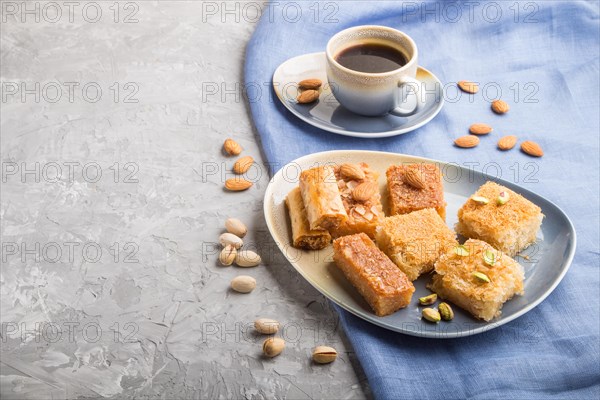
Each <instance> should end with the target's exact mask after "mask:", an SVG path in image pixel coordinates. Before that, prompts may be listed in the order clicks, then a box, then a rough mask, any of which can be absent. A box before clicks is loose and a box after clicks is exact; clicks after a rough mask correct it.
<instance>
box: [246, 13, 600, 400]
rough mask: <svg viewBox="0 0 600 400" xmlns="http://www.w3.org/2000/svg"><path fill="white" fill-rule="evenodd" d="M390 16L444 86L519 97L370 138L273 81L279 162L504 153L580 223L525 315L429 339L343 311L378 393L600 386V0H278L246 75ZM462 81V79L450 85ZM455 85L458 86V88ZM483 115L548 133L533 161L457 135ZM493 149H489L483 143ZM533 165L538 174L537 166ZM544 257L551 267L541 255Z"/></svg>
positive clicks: (516, 177) (522, 134)
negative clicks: (361, 155) (543, 295)
mask: <svg viewBox="0 0 600 400" xmlns="http://www.w3.org/2000/svg"><path fill="white" fill-rule="evenodd" d="M364 24H376V25H386V26H391V27H394V28H397V29H400V30H402V31H405V32H406V33H408V34H409V35H411V36H412V37H413V38H414V39H415V41H416V43H417V45H418V46H419V52H420V64H421V65H423V66H424V67H426V68H427V69H430V70H431V71H433V72H434V73H435V74H436V75H437V76H438V77H439V78H440V79H441V80H442V82H444V83H450V82H457V81H459V80H463V79H465V80H475V81H478V82H482V83H485V82H495V83H497V85H493V86H490V91H489V93H487V96H488V98H492V97H495V94H494V93H493V92H492V88H493V87H497V88H500V89H501V91H502V98H503V99H506V100H507V101H508V102H509V103H510V104H511V110H510V112H509V114H507V115H505V116H503V117H497V116H494V115H493V114H491V113H490V110H489V104H488V102H486V100H485V99H484V96H483V93H481V92H480V94H479V95H477V96H475V97H474V99H475V100H474V102H472V103H471V102H470V100H469V96H462V97H461V98H460V99H459V100H458V101H452V99H449V101H448V102H447V103H446V105H445V106H444V109H443V110H442V112H441V113H440V115H438V116H437V117H436V118H435V119H434V120H433V121H432V122H430V123H429V124H427V125H426V126H424V127H422V128H420V129H418V130H417V131H414V132H412V133H409V134H406V135H402V136H397V137H394V138H388V139H376V140H365V139H356V138H349V137H343V136H339V135H335V134H332V133H328V132H324V131H321V130H319V129H316V128H313V127H312V126H310V125H308V124H306V123H304V122H302V121H300V120H298V119H297V118H296V117H294V116H293V115H292V114H291V113H290V112H288V111H287V110H286V109H285V108H284V107H283V106H282V105H281V104H279V102H278V100H277V99H276V98H275V96H274V95H273V94H272V92H271V91H269V93H268V95H267V90H266V89H264V90H263V95H262V96H252V101H250V108H251V112H252V116H253V118H254V123H255V125H256V128H257V130H258V133H259V135H260V139H261V141H262V145H263V148H264V151H265V154H266V157H267V159H268V161H269V162H270V163H271V165H273V166H274V169H275V170H276V169H278V168H280V167H281V166H282V165H284V164H285V163H286V162H289V161H291V160H293V159H295V158H297V157H299V156H302V155H305V154H309V153H313V152H318V151H323V150H331V149H372V150H385V151H395V152H399V153H406V154H413V155H418V156H425V157H431V158H436V159H440V160H445V161H454V162H458V163H464V162H478V163H479V164H478V166H477V167H476V168H479V169H481V168H483V166H485V165H486V164H487V163H496V162H497V163H499V164H500V165H501V166H502V167H503V169H502V177H503V178H505V179H508V180H511V181H516V182H517V183H519V184H520V185H523V186H525V187H527V188H528V189H531V190H533V191H535V192H537V193H539V194H540V195H542V196H545V197H547V198H549V199H550V200H552V201H553V202H555V203H556V204H558V205H559V206H560V207H561V208H562V209H563V210H565V211H566V213H567V214H568V215H569V216H570V217H571V218H572V220H573V221H574V224H575V227H576V229H577V232H578V249H577V254H576V256H575V260H574V262H573V265H572V267H571V269H570V271H569V273H568V274H567V275H566V277H565V279H564V280H563V282H562V283H561V284H560V285H559V286H558V288H557V289H556V290H555V291H554V292H553V293H552V294H551V295H550V296H549V297H548V299H546V300H545V301H544V302H543V303H542V304H541V305H540V306H538V307H537V308H536V309H534V310H533V311H531V312H529V313H528V314H526V315H525V316H522V317H520V318H519V319H517V320H515V321H513V322H511V323H509V324H507V325H504V326H502V327H500V328H498V329H494V330H491V331H489V332H487V333H484V334H480V335H476V336H471V337H466V338H462V339H453V340H433V339H421V338H415V337H411V336H406V335H402V334H398V333H394V332H390V331H386V330H384V329H381V328H378V327H376V326H374V325H371V324H369V323H367V322H364V321H363V320H360V319H358V318H356V317H354V316H352V315H350V314H348V313H346V312H344V311H342V310H339V312H340V316H341V320H342V322H343V326H344V329H345V331H346V334H347V336H348V337H349V338H350V341H351V342H352V344H353V346H354V349H355V351H356V353H357V355H358V357H359V359H360V361H361V364H362V366H363V368H364V370H365V373H366V375H367V377H368V379H369V383H370V385H371V388H372V391H373V393H374V395H375V397H376V398H381V399H401V398H445V399H449V398H465V397H476V398H527V399H529V398H536V399H537V398H563V399H582V398H596V399H597V398H599V397H600V364H599V360H600V351H599V346H600V336H599V321H600V316H599V312H598V310H599V306H600V296H599V288H600V282H599V275H600V270H599V241H600V239H599V233H598V231H599V228H598V227H599V225H600V221H599V209H600V206H599V200H598V198H599V187H598V183H599V181H600V179H599V132H600V127H599V120H600V115H599V109H600V107H599V57H598V56H599V36H598V35H599V9H598V2H591V1H590V2H557V1H548V2H525V1H523V2H489V3H488V2H466V3H460V2H443V1H440V2H398V1H389V2H387V1H372V2H368V1H365V2H356V1H349V2H344V1H342V2H320V3H316V2H290V3H286V2H282V1H278V2H276V3H272V4H271V6H270V11H269V12H265V14H264V15H263V17H262V19H261V21H260V23H259V25H258V27H257V29H256V32H255V33H254V35H253V37H252V39H251V41H250V43H249V45H248V49H247V56H246V66H245V79H246V84H247V85H252V86H253V87H262V88H266V87H267V86H265V84H267V85H268V83H269V82H270V81H271V77H272V74H273V72H274V70H275V69H276V67H277V66H278V65H279V64H280V63H282V62H283V61H285V60H286V59H288V58H290V57H293V56H297V55H300V54H304V53H309V52H315V51H323V50H324V48H325V44H326V43H327V40H328V39H329V38H330V37H331V36H332V35H333V34H334V33H336V32H338V31H340V30H342V29H345V28H347V27H350V26H355V25H364ZM450 86H453V85H450ZM449 96H450V95H449ZM474 122H489V123H490V124H492V125H493V126H494V133H493V134H492V135H491V136H490V137H484V138H482V142H483V141H492V142H495V141H496V140H497V139H498V138H499V137H500V136H502V135H505V134H515V135H517V136H519V138H520V139H522V140H524V139H531V140H534V141H537V142H538V143H540V145H541V146H542V147H543V148H544V150H545V152H546V154H545V155H544V157H543V158H541V159H533V158H531V157H528V156H526V155H525V154H523V153H521V152H520V151H519V150H517V149H514V150H512V151H509V152H506V153H500V152H498V151H496V150H495V149H494V150H492V147H491V146H480V147H479V148H477V149H473V150H463V149H458V148H456V147H454V146H452V141H453V140H454V138H456V137H457V136H460V135H463V134H465V133H466V128H467V127H468V126H469V125H470V124H471V123H474ZM485 148H487V150H484V149H485ZM528 174H529V175H528ZM541 267H542V268H543V266H541Z"/></svg>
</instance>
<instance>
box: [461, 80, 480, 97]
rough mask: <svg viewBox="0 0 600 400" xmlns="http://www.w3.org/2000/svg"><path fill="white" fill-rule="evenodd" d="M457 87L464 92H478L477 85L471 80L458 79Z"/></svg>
mask: <svg viewBox="0 0 600 400" xmlns="http://www.w3.org/2000/svg"><path fill="white" fill-rule="evenodd" d="M458 87H459V88H460V90H462V91H463V92H466V93H471V94H474V93H477V92H479V85H478V84H476V83H475V82H471V81H459V82H458Z"/></svg>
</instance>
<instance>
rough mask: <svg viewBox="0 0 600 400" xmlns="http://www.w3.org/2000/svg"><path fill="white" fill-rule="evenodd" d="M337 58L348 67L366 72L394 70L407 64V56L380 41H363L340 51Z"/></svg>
mask: <svg viewBox="0 0 600 400" xmlns="http://www.w3.org/2000/svg"><path fill="white" fill-rule="evenodd" d="M335 60H336V61H337V62H338V63H340V64H341V65H343V66H344V67H346V68H349V69H351V70H353V71H358V72H365V73H371V74H372V73H382V72H390V71H394V70H396V69H398V68H401V67H403V66H405V65H406V63H407V62H408V60H407V59H406V56H405V55H404V54H403V53H402V52H401V51H400V50H398V49H396V48H395V47H392V46H388V45H386V44H380V43H361V44H358V45H355V46H351V47H348V48H346V49H344V50H342V51H340V52H339V53H338V54H337V55H336V56H335Z"/></svg>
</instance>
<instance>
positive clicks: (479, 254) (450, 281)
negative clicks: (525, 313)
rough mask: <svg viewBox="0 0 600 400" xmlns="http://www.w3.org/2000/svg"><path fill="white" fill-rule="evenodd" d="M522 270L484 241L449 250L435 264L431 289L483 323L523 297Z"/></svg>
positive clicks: (467, 243)
mask: <svg viewBox="0 0 600 400" xmlns="http://www.w3.org/2000/svg"><path fill="white" fill-rule="evenodd" d="M523 279H524V274H523V268H522V267H521V265H519V263H518V262H516V261H515V260H513V259H512V258H510V257H509V256H507V255H506V254H504V253H502V252H501V251H499V250H496V249H494V248H493V247H492V246H490V245H489V244H488V243H485V242H483V241H481V240H476V239H469V240H467V241H466V242H465V244H464V245H462V246H457V247H455V248H453V249H449V250H448V252H446V253H445V254H444V255H442V256H441V257H440V259H439V260H438V261H437V262H436V264H435V274H434V275H433V278H432V280H431V283H430V284H429V285H428V288H429V289H431V290H432V291H434V292H435V293H437V294H438V296H440V297H442V298H444V299H447V300H449V301H451V302H452V303H454V304H456V305H457V306H459V307H461V308H464V309H465V310H467V311H468V312H470V313H471V314H473V316H475V317H476V318H479V319H482V320H484V321H490V320H491V319H493V318H495V317H498V316H499V315H500V313H501V312H500V309H501V308H502V306H503V305H504V303H505V302H506V301H508V300H510V299H511V298H512V297H513V296H514V295H515V294H523Z"/></svg>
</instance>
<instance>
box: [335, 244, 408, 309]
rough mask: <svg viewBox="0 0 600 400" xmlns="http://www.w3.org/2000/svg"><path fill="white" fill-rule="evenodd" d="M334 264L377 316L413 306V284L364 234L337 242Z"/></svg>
mask: <svg viewBox="0 0 600 400" xmlns="http://www.w3.org/2000/svg"><path fill="white" fill-rule="evenodd" d="M333 260H334V261H335V265H336V266H337V267H338V268H339V269H340V270H341V271H342V272H343V273H344V275H345V276H346V278H347V279H348V280H349V281H350V283H351V284H352V285H353V286H354V287H355V288H356V289H357V290H358V292H359V293H360V294H361V295H362V296H363V297H364V299H365V300H366V301H367V303H369V305H370V306H371V308H372V309H373V311H374V312H375V314H377V315H378V316H380V317H383V316H386V315H389V314H392V313H393V312H395V311H397V310H399V309H400V308H404V307H406V306H408V305H409V304H410V300H411V298H412V295H413V293H414V291H415V287H414V286H413V284H412V282H411V281H409V280H408V278H407V277H406V275H405V274H404V273H403V272H402V271H400V270H399V269H398V268H397V267H396V266H395V265H394V263H392V262H391V261H390V259H389V258H387V256H386V255H385V254H383V252H382V251H381V250H379V249H378V248H377V246H376V245H375V243H373V241H372V240H371V239H370V238H369V237H368V236H367V235H366V234H365V233H358V234H356V235H350V236H342V237H340V238H338V239H335V240H334V241H333Z"/></svg>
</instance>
